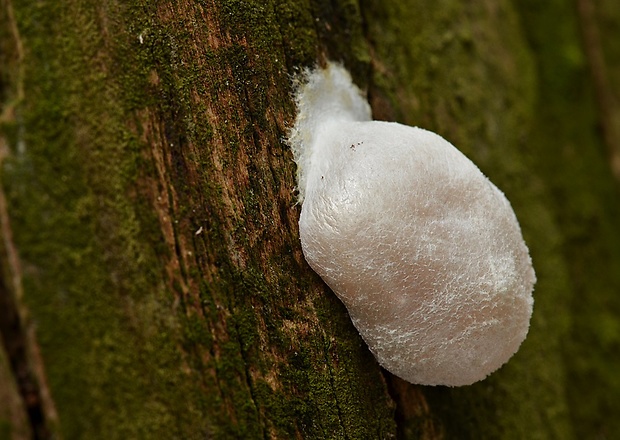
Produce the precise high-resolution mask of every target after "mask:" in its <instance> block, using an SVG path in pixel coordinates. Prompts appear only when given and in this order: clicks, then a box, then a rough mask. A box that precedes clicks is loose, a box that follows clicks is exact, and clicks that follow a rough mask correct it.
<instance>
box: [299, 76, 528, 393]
mask: <svg viewBox="0 0 620 440" xmlns="http://www.w3.org/2000/svg"><path fill="white" fill-rule="evenodd" d="M296 99H297V105H298V115H297V120H296V122H295V126H294V128H293V130H292V131H291V133H290V137H289V143H290V145H291V147H292V149H293V152H294V156H295V161H296V162H297V166H298V184H299V193H300V199H301V200H302V209H301V217H300V220H299V229H300V237H301V244H302V247H303V252H304V255H305V257H306V260H307V261H308V263H309V264H310V266H311V267H312V268H313V269H314V270H315V271H316V272H317V273H318V274H319V275H320V276H321V277H322V278H323V280H325V282H326V283H327V284H328V285H329V286H330V287H331V288H332V290H333V291H334V292H335V293H336V294H337V295H338V297H339V298H340V299H341V300H342V301H343V302H344V304H345V305H346V307H347V309H348V310H349V313H350V315H351V319H352V320H353V323H354V324H355V327H357V329H358V330H359V332H360V334H361V335H362V337H363V338H364V340H365V341H366V343H367V344H368V346H369V347H370V350H371V351H372V352H373V354H374V355H375V357H376V358H377V360H378V361H379V363H380V364H381V365H382V366H383V367H385V368H386V369H387V370H389V371H391V372H392V373H394V374H395V375H397V376H400V377H401V378H403V379H405V380H407V381H409V382H412V383H418V384H425V385H450V386H457V385H468V384H471V383H473V382H476V381H479V380H481V379H484V378H485V377H486V376H487V375H489V374H490V373H492V372H493V371H495V370H496V369H498V368H499V367H500V366H501V365H503V364H504V363H505V362H506V361H508V359H509V358H510V357H511V356H512V355H513V354H514V353H515V352H516V351H517V349H518V348H519V345H520V344H521V342H523V340H524V339H525V337H526V334H527V331H528V328H529V321H530V316H531V314H532V305H533V299H532V290H533V286H534V283H535V281H536V277H535V274H534V270H533V268H532V263H531V260H530V257H529V253H528V249H527V247H526V245H525V243H524V241H523V238H522V236H521V230H520V228H519V224H518V222H517V219H516V217H515V214H514V212H513V210H512V208H511V206H510V203H509V202H508V200H507V199H506V197H505V196H504V194H503V193H502V192H501V191H500V190H498V189H497V188H496V187H495V186H494V185H493V184H492V183H491V182H490V181H489V180H488V179H487V178H486V177H485V176H484V175H483V174H482V173H481V172H480V170H479V169H478V168H477V167H476V166H475V165H474V164H473V163H472V162H471V161H470V160H469V159H467V158H466V157H465V156H464V155H463V154H462V153H461V152H459V151H458V150H457V149H456V148H455V147H454V146H452V145H451V144H450V143H449V142H447V141H446V140H444V139H443V138H441V137H440V136H438V135H436V134H434V133H432V132H430V131H426V130H423V129H420V128H415V127H409V126H405V125H401V124H397V123H390V122H379V121H371V112H370V107H369V105H368V103H367V102H366V100H365V99H364V98H363V97H362V94H361V92H360V90H359V89H358V88H357V87H356V86H355V85H354V84H353V83H352V81H351V78H350V76H349V74H348V72H347V71H346V70H345V69H344V68H342V67H340V66H338V65H335V64H328V67H327V68H326V69H317V70H315V71H313V72H309V73H307V74H306V76H305V77H304V80H303V81H302V83H301V84H300V86H299V87H298V91H297V96H296Z"/></svg>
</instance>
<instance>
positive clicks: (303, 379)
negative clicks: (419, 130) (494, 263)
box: [0, 0, 620, 439]
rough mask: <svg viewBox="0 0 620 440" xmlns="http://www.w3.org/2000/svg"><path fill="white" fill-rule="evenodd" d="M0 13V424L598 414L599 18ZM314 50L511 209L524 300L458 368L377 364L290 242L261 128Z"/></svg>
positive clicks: (441, 427) (272, 145) (591, 421)
mask: <svg viewBox="0 0 620 440" xmlns="http://www.w3.org/2000/svg"><path fill="white" fill-rule="evenodd" d="M592 1H593V0H590V1H589V2H588V1H586V0H580V4H582V5H583V4H586V3H587V4H589V5H590V6H592V5H595V6H596V4H597V2H592ZM0 4H1V5H2V9H1V11H0V17H1V20H0V37H1V39H0V49H1V52H0V105H1V106H2V107H1V111H2V113H1V114H2V116H1V117H2V119H1V121H0V123H1V125H0V153H1V158H2V182H1V183H2V185H1V187H2V191H1V193H0V199H1V200H0V202H2V203H0V221H1V223H2V224H1V226H2V229H1V231H2V246H0V251H1V252H0V263H1V266H2V271H1V275H2V278H1V280H2V282H1V283H0V287H2V286H4V288H0V295H2V299H3V301H1V302H0V304H1V306H0V307H2V308H1V310H0V320H1V322H2V324H3V325H0V331H1V332H2V334H1V336H2V338H0V340H1V341H2V342H3V344H2V347H3V350H0V438H12V439H21V438H28V437H29V436H32V437H34V438H52V437H53V438H66V439H73V438H89V439H98V438H101V439H110V438H190V439H193V438H216V439H231V438H243V439H254V438H281V439H291V438H308V439H310V438H312V439H314V438H343V439H346V438H350V439H365V438H380V439H389V438H406V439H413V438H425V439H436V438H476V439H481V438H482V439H484V438H489V439H494V438H513V437H514V438H563V439H569V438H584V437H597V436H599V437H601V438H603V437H605V436H607V437H611V436H612V435H613V434H614V433H617V432H620V422H619V421H618V420H617V418H614V417H611V415H612V414H614V412H617V411H618V410H619V409H620V383H619V382H618V380H617V373H616V371H617V370H618V367H619V366H620V350H619V348H620V332H618V331H617V330H618V328H620V298H619V297H618V295H617V292H618V289H619V288H620V229H619V228H618V227H617V225H618V224H620V222H619V220H620V208H619V206H620V204H619V203H618V201H619V200H620V197H619V192H618V182H617V181H615V180H614V176H613V173H612V168H613V167H614V166H615V165H613V163H614V162H613V158H614V157H615V156H614V155H613V154H612V153H610V152H613V151H615V150H614V149H613V148H615V147H610V146H609V142H612V143H613V139H612V140H611V141H610V137H609V136H607V135H606V133H607V132H606V131H603V132H602V133H601V132H599V131H597V129H596V124H597V123H600V122H601V121H602V122H603V124H604V125H605V126H609V124H613V123H617V121H615V119H614V116H613V115H609V114H603V113H604V112H605V109H607V108H608V106H609V105H610V104H609V103H610V102H611V103H612V104H611V105H612V106H613V105H615V104H613V102H614V101H613V100H609V101H605V103H604V105H601V103H600V99H601V96H606V95H605V93H604V92H603V93H602V92H601V91H600V84H599V83H600V78H601V76H600V75H601V74H602V75H603V76H602V77H603V78H606V80H605V82H604V83H603V86H604V87H605V88H606V90H609V91H610V93H616V95H615V96H617V93H618V91H619V90H620V81H619V79H620V75H619V74H618V73H617V72H620V70H618V69H617V66H618V65H620V56H618V55H617V54H616V53H615V52H613V51H614V50H615V49H613V48H612V47H611V46H604V45H603V42H605V41H607V40H609V39H611V38H612V35H613V33H614V32H616V33H617V30H616V27H617V25H618V23H620V15H618V14H616V15H615V16H614V15H613V14H609V15H606V16H605V17H606V20H602V19H600V18H597V16H596V15H593V14H594V13H592V12H591V11H592V9H588V8H586V10H587V11H590V15H588V16H587V17H586V18H587V22H586V21H584V18H583V14H582V15H579V14H578V11H579V10H578V9H577V8H576V7H575V6H576V5H574V4H573V3H570V2H567V1H564V2H562V1H556V2H548V3H546V4H545V5H542V4H540V3H539V2H535V1H530V0H527V1H521V2H512V1H510V0H500V1H482V2H467V4H464V3H463V2H459V1H447V2H441V3H438V2H436V1H427V0H423V1H418V2H404V1H401V0H387V1H382V2H373V1H370V0H360V1H359V2H358V1H352V0H331V1H327V0H307V1H302V2H300V1H293V0H271V1H255V0H245V1H240V0H225V1H220V2H214V1H208V0H176V1H174V0H162V1H157V2H145V1H138V0H131V1H127V2H119V1H115V0H108V1H103V2H102V1H94V0H64V1H59V2H40V1H35V0H20V1H19V2H17V1H14V0H1V2H0ZM598 4H599V6H600V7H601V8H609V6H608V5H607V4H606V2H604V1H603V0H600V2H598ZM613 24H615V25H616V26H615V27H614V25H613ZM583 25H587V26H590V27H589V28H588V29H589V31H588V32H591V27H592V26H596V27H597V32H596V33H595V34H596V35H598V36H599V37H600V38H598V39H594V43H592V41H591V40H590V39H588V35H591V34H590V33H588V32H581V29H582V26H583ZM581 35H585V37H586V38H585V39H584V41H585V42H586V43H587V44H586V45H584V44H582V39H581V38H582V37H581ZM592 44H595V45H597V44H598V45H600V46H597V47H596V48H594V49H595V50H592V47H591V45H592ZM588 45H589V46H588ZM592 54H594V57H595V58H596V59H594V60H593V59H592ZM601 58H602V59H604V60H605V62H604V63H601V62H600V60H601ZM328 59H331V60H337V61H341V62H342V63H343V64H344V65H345V66H346V67H347V68H348V69H349V70H350V71H351V72H352V75H353V77H354V80H355V81H356V83H357V84H358V85H360V87H362V88H363V89H364V90H365V91H367V93H368V96H369V100H370V102H371V105H372V108H373V114H374V117H375V118H376V119H387V120H397V121H400V122H404V123H407V124H410V125H418V126H421V127H424V128H428V129H431V130H434V131H436V132H438V133H439V134H441V135H442V136H444V137H445V138H446V139H448V140H449V141H450V142H452V143H453V144H455V145H456V146H457V147H459V148H460V149H461V150H462V151H463V152H464V153H465V154H466V155H468V156H469V157H471V158H472V160H474V162H476V163H477V164H478V165H479V166H480V168H481V169H482V171H483V172H484V173H485V174H487V175H488V176H489V177H490V178H491V180H492V181H493V182H495V183H496V184H497V185H498V186H499V187H500V188H501V189H502V190H503V191H504V192H505V193H506V195H507V196H508V198H509V199H510V200H511V202H512V204H513V207H514V208H515V211H516V213H517V216H518V218H519V220H520V222H521V226H522V229H523V232H524V236H525V238H526V241H527V243H528V245H529V247H530V250H531V254H532V258H533V261H534V266H535V268H536V271H537V276H538V284H537V286H536V291H535V301H536V302H535V309H534V317H533V320H532V325H531V329H530V334H529V336H528V339H527V340H526V342H525V343H524V344H523V346H522V347H521V349H520V351H519V352H518V353H517V355H516V356H515V357H514V358H513V359H512V360H511V361H510V362H509V363H508V364H507V365H506V366H504V367H503V368H502V369H501V370H500V371H498V372H497V373H495V374H493V375H492V376H490V377H489V378H488V379H486V380H484V381H482V382H479V383H477V384H475V385H472V386H469V387H461V388H446V387H423V386H417V385H412V384H408V383H406V382H404V381H402V380H400V379H398V378H396V377H394V376H392V375H391V374H389V373H388V372H386V371H384V370H382V369H381V368H380V367H379V365H378V364H377V362H376V361H375V360H374V358H373V357H372V355H371V354H370V352H369V351H368V349H367V347H366V346H365V344H364V343H363V341H362V339H361V338H360V336H359V334H358V333H357V331H356V330H355V328H354V327H353V325H352V324H351V321H350V319H349V317H348V315H347V312H346V309H345V308H344V306H343V305H342V304H341V303H340V302H339V301H338V299H337V298H336V297H335V295H334V294H333V293H332V292H331V291H330V290H329V289H328V288H327V287H326V286H325V285H324V284H323V282H322V281H321V279H320V278H319V277H318V275H316V274H315V273H314V272H312V270H311V269H310V268H309V267H308V265H307V264H306V262H305V260H304V258H303V255H302V252H301V248H300V244H299V239H298V230H297V220H298V217H299V206H298V205H297V203H296V194H295V166H294V163H293V161H292V154H291V152H290V151H289V149H288V147H287V146H286V144H285V143H284V139H285V137H286V134H287V129H288V127H290V126H291V124H292V121H293V120H294V117H295V106H294V102H293V100H292V98H291V93H292V90H293V80H292V79H293V78H294V77H295V75H298V74H299V73H300V72H302V70H303V69H304V68H306V67H310V66H315V65H317V64H321V63H324V62H325V60H328ZM593 61H594V62H593ZM601 69H603V70H604V72H601ZM597 75H599V76H597ZM597 78H598V79H597ZM597 81H599V82H598V83H597ZM597 84H598V85H597ZM610 121H611V122H610ZM603 128H605V127H603ZM608 131H609V130H608ZM606 144H607V146H606ZM10 323H12V324H11V325H9V324H10ZM15 344H17V345H19V344H21V345H20V347H21V348H20V349H19V350H18V349H16V348H15V347H16V345H15ZM18 348H19V347H18ZM4 396H6V397H4ZM37 411H38V413H37ZM37 414H39V415H37Z"/></svg>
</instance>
